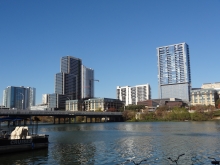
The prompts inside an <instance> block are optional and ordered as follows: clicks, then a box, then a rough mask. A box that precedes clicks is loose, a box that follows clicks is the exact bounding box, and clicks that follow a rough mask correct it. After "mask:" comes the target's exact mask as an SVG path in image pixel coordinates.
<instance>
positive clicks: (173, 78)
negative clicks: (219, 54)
mask: <svg viewBox="0 0 220 165" xmlns="http://www.w3.org/2000/svg"><path fill="white" fill-rule="evenodd" d="M157 57H158V83H159V98H160V99H162V98H179V99H182V100H183V101H186V102H189V101H190V90H191V73H190V59H189V46H188V45H187V44H186V43H179V44H174V45H168V46H162V47H158V48H157Z"/></svg>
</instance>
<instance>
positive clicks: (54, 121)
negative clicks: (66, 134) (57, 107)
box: [53, 116, 56, 124]
mask: <svg viewBox="0 0 220 165" xmlns="http://www.w3.org/2000/svg"><path fill="white" fill-rule="evenodd" d="M53 124H56V117H55V116H54V117H53Z"/></svg>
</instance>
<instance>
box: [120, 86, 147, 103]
mask: <svg viewBox="0 0 220 165" xmlns="http://www.w3.org/2000/svg"><path fill="white" fill-rule="evenodd" d="M117 99H119V100H121V101H124V103H125V105H131V104H133V105H137V102H140V101H146V100H149V99H151V90H150V85H149V84H144V85H136V86H134V87H130V86H124V87H120V86H117Z"/></svg>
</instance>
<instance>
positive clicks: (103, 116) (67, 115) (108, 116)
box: [0, 109, 123, 124]
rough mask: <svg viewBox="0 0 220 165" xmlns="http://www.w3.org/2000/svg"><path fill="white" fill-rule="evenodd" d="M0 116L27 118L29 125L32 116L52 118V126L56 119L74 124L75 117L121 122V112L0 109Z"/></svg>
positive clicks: (92, 120) (93, 120)
mask: <svg viewBox="0 0 220 165" xmlns="http://www.w3.org/2000/svg"><path fill="white" fill-rule="evenodd" d="M0 116H9V117H22V118H29V119H30V120H29V121H30V124H31V121H32V117H33V116H52V117H53V118H54V122H53V123H54V124H56V119H58V123H59V124H60V119H63V123H66V122H68V123H71V121H73V122H74V123H76V117H78V116H83V117H85V120H84V121H85V122H88V120H89V122H107V121H123V119H122V113H121V112H87V111H60V110H56V111H42V110H14V109H9V110H8V109H0Z"/></svg>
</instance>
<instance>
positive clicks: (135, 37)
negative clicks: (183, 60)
mask: <svg viewBox="0 0 220 165" xmlns="http://www.w3.org/2000/svg"><path fill="white" fill-rule="evenodd" d="M219 8H220V1H219V0H211V1H210V0H182V1H181V0H38V1H36V0H19V1H18V0H0V57H1V58H0V61H1V63H0V76H1V79H0V91H2V92H1V93H0V99H1V100H0V104H2V96H3V94H2V93H3V90H4V89H5V88H6V87H7V86H25V87H35V88H36V103H37V104H39V103H41V101H42V100H41V98H42V94H45V93H54V82H55V81H54V79H55V74H56V73H58V72H60V59H61V57H62V56H66V55H71V56H74V57H77V58H80V59H82V62H83V64H84V65H85V66H86V67H89V68H92V69H94V70H95V78H96V79H98V80H100V82H95V96H96V97H109V98H116V86H126V85H129V86H135V85H141V84H146V83H149V84H150V86H151V90H152V98H158V79H157V56H156V48H157V47H160V46H166V45H170V44H177V43H181V42H186V43H187V44H188V45H189V49H190V60H191V78H192V87H201V85H202V84H203V83H207V82H210V83H214V82H219V81H220V77H219V75H218V73H219V69H220V65H219V57H220V9H219Z"/></svg>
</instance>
